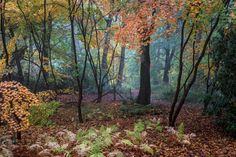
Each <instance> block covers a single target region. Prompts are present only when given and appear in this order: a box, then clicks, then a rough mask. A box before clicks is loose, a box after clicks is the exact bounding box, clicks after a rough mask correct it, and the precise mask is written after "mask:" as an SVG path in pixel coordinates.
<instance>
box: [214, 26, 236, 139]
mask: <svg viewBox="0 0 236 157" xmlns="http://www.w3.org/2000/svg"><path fill="white" fill-rule="evenodd" d="M233 27H235V25H234V26H233ZM233 27H232V28H233ZM232 28H230V29H228V30H227V32H223V31H222V32H220V33H221V34H220V35H221V36H220V38H219V37H218V39H217V40H216V41H215V43H214V45H215V50H214V52H215V53H214V56H213V57H214V62H216V63H217V64H218V65H219V68H218V71H217V77H216V81H217V82H216V83H217V84H216V85H217V88H216V89H217V91H216V92H215V94H214V95H213V98H212V99H213V100H211V101H212V103H211V105H212V107H211V109H213V112H212V113H215V115H216V116H217V119H216V121H217V123H218V124H220V126H221V127H223V128H224V130H225V131H226V132H227V133H229V134H230V135H232V136H235V137H236V90H235V88H236V70H235V67H236V53H235V50H236V31H235V29H232Z"/></svg>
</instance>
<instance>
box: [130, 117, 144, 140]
mask: <svg viewBox="0 0 236 157" xmlns="http://www.w3.org/2000/svg"><path fill="white" fill-rule="evenodd" d="M144 131H145V123H144V122H143V121H140V120H139V121H138V122H137V123H135V124H134V130H133V131H129V130H128V131H127V137H128V138H129V139H130V140H131V141H132V143H134V144H139V143H140V142H141V141H142V133H143V132H144Z"/></svg>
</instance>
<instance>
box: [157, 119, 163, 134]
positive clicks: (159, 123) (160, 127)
mask: <svg viewBox="0 0 236 157" xmlns="http://www.w3.org/2000/svg"><path fill="white" fill-rule="evenodd" d="M156 130H157V131H158V132H162V131H163V126H162V125H161V122H160V121H157V124H156Z"/></svg>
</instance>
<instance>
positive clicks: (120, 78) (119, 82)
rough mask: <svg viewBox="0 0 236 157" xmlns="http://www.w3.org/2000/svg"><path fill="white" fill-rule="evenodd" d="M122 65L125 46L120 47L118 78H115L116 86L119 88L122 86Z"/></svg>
mask: <svg viewBox="0 0 236 157" xmlns="http://www.w3.org/2000/svg"><path fill="white" fill-rule="evenodd" d="M124 67H125V47H121V54H120V66H119V72H118V80H117V87H118V88H120V87H121V86H122V80H123V74H124Z"/></svg>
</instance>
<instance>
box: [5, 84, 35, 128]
mask: <svg viewBox="0 0 236 157" xmlns="http://www.w3.org/2000/svg"><path fill="white" fill-rule="evenodd" d="M38 103H39V100H38V99H37V97H36V96H35V95H34V94H33V93H31V92H30V91H29V90H28V89H27V88H26V87H24V86H22V85H21V84H20V83H18V82H15V81H12V82H0V104H1V105H0V118H1V120H2V121H3V122H5V123H6V124H7V125H8V127H9V128H10V130H11V131H12V132H20V131H23V130H25V129H27V128H28V127H29V120H28V117H29V115H30V113H29V109H30V107H32V106H35V105H37V104H38Z"/></svg>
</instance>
